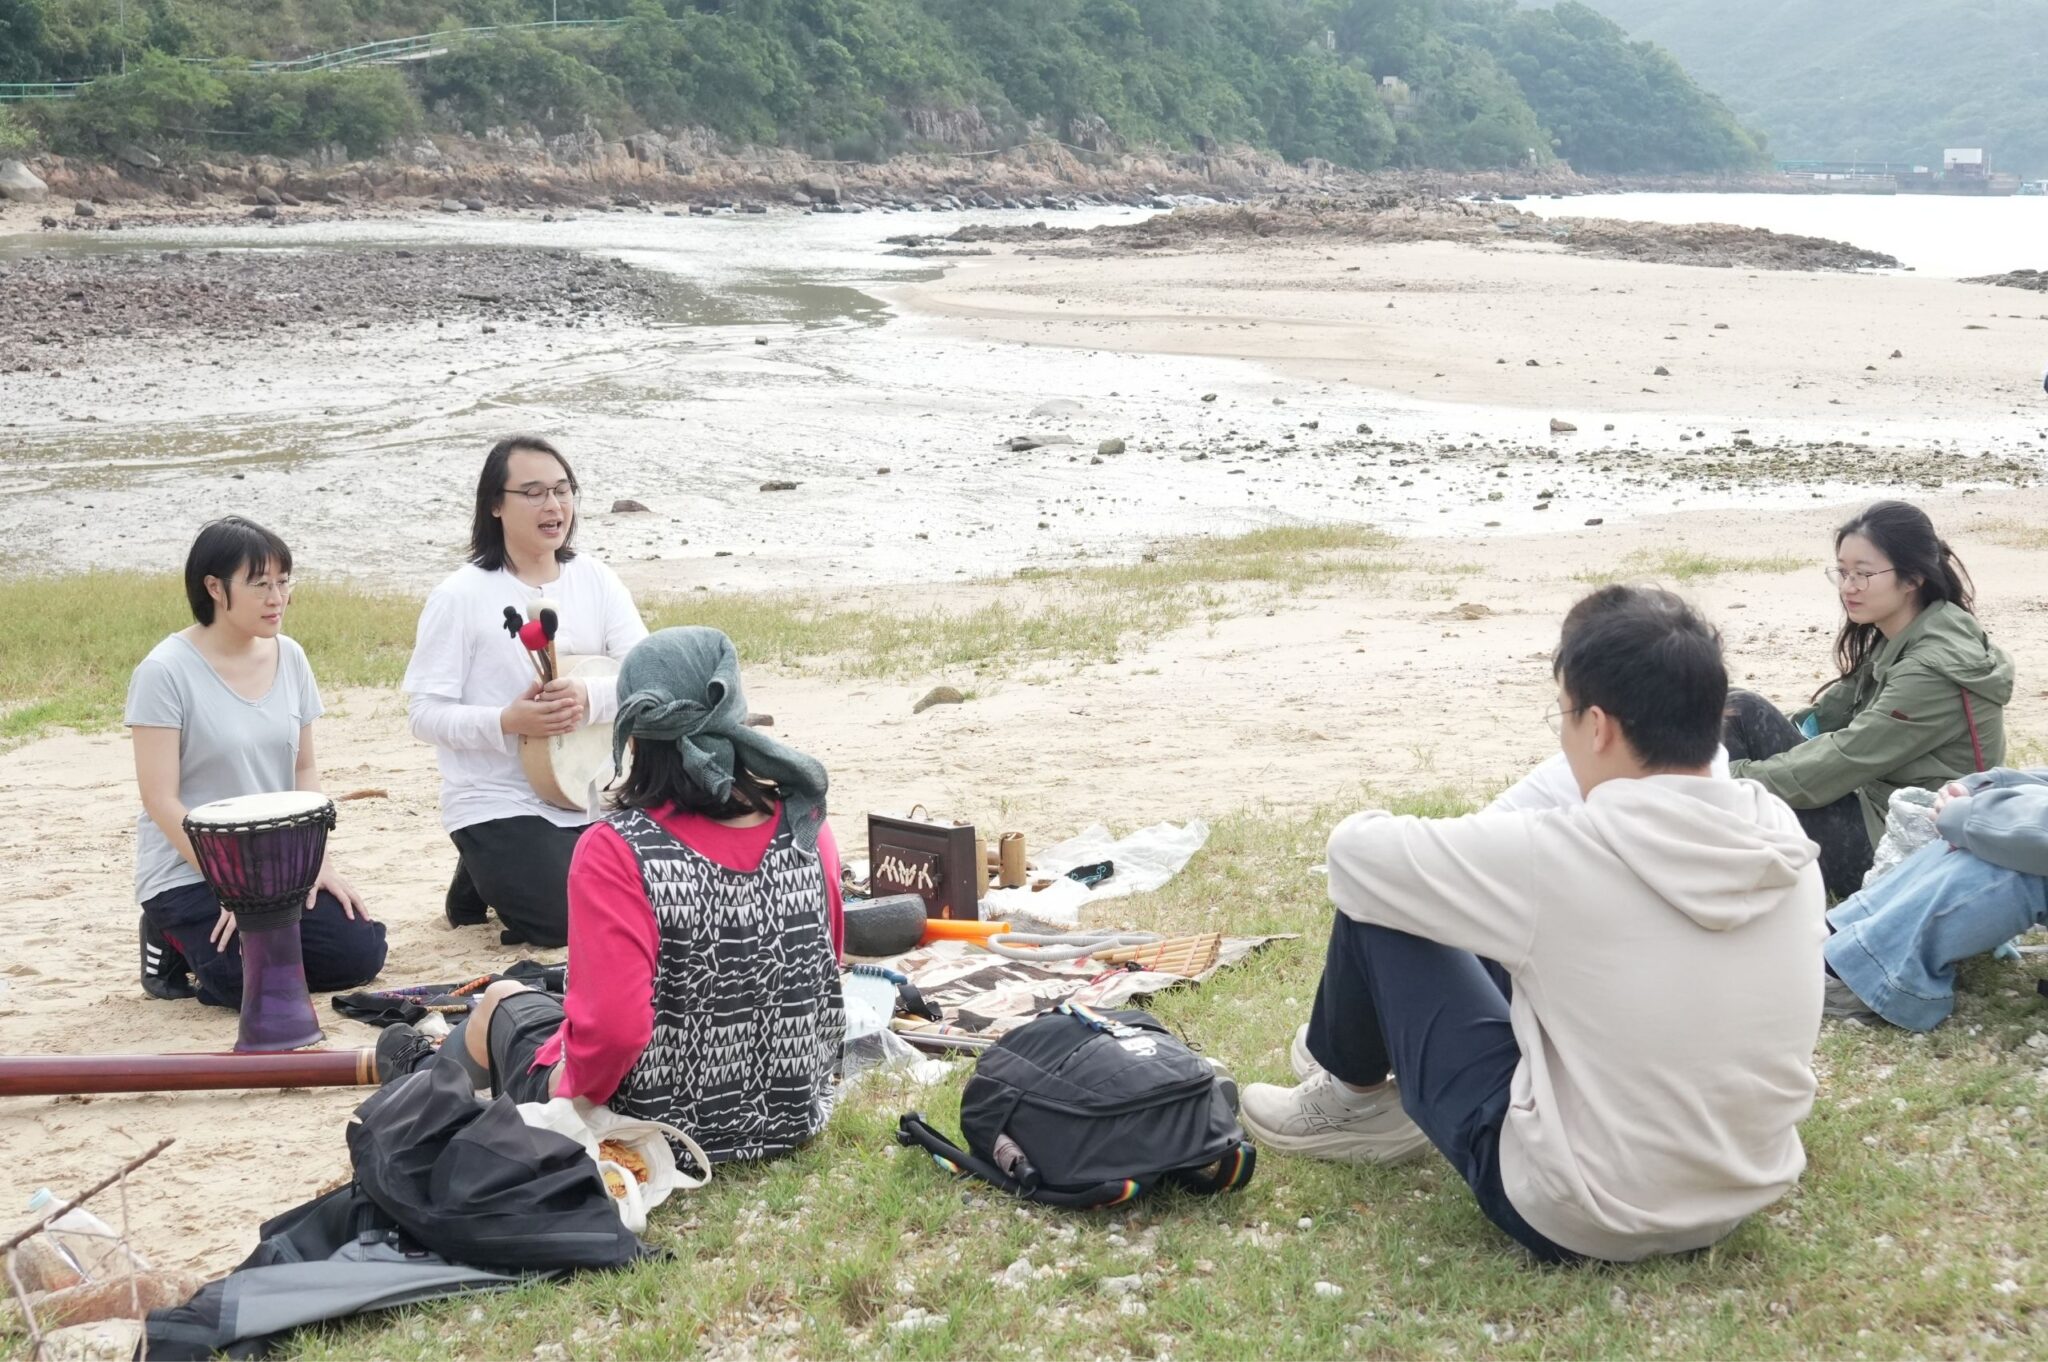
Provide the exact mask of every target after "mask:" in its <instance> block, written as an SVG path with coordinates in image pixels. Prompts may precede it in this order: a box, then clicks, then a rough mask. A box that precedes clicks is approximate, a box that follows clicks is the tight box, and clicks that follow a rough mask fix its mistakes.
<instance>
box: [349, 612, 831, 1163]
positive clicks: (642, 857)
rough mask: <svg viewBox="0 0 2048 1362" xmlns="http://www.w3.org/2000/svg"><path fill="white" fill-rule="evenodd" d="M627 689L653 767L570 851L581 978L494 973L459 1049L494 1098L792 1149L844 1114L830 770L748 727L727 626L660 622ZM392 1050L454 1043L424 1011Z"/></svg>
mask: <svg viewBox="0 0 2048 1362" xmlns="http://www.w3.org/2000/svg"><path fill="white" fill-rule="evenodd" d="M618 694H619V709H618V717H617V718H616V719H615V720H614V721H613V726H612V750H613V759H614V765H615V766H621V767H623V765H624V759H625V757H626V755H627V750H628V749H629V748H630V749H631V756H632V765H631V768H630V770H629V771H628V772H627V774H626V775H625V777H624V779H623V781H621V782H620V783H619V785H618V788H617V789H616V790H615V792H614V793H613V795H612V797H611V812H610V814H609V815H608V816H607V817H606V818H605V820H604V821H603V822H600V823H596V824H593V825H592V826H591V828H590V830H589V831H588V832H587V833H585V834H584V836H583V839H582V841H581V842H579V843H578V844H577V847H576V855H575V858H574V860H573V861H572V862H571V864H570V868H569V984H568V990H567V993H566V994H565V995H564V996H563V997H560V998H557V997H555V996H553V995H551V994H548V993H544V992H539V991H535V990H530V989H527V988H525V987H523V986H522V985H519V984H517V983H514V982H510V981H505V982H500V983H497V984H494V985H492V986H491V988H490V989H489V990H487V991H486V993H485V995H484V999H483V1002H482V1003H481V1004H480V1005H479V1006H478V1008H477V1009H476V1011H475V1013H474V1014H472V1016H471V1017H470V1018H469V1019H468V1020H467V1021H465V1022H464V1023H463V1024H462V1025H461V1026H459V1027H457V1028H456V1030H455V1031H454V1032H453V1033H451V1034H450V1036H449V1038H448V1040H447V1042H446V1043H445V1045H444V1047H443V1048H444V1049H449V1050H451V1051H452V1053H454V1054H456V1055H458V1056H460V1057H461V1058H462V1060H463V1062H464V1063H465V1064H467V1065H468V1066H469V1067H470V1069H471V1071H472V1073H473V1074H474V1075H475V1076H476V1078H477V1080H478V1083H479V1085H482V1084H483V1083H485V1082H488V1083H489V1084H490V1087H491V1089H492V1091H493V1092H494V1093H498V1094H510V1095H512V1096H513V1097H514V1099H515V1100H517V1101H520V1102H545V1101H547V1100H548V1099H549V1098H551V1097H580V1098H585V1099H587V1100H589V1101H591V1102H593V1103H599V1104H603V1105H608V1106H610V1107H611V1108H612V1109H613V1110H614V1111H617V1112H619V1113H621V1114H622V1115H626V1116H631V1117H636V1118H640V1119H645V1120H654V1121H661V1122H665V1123H667V1124H669V1125H672V1126H675V1127H676V1128H678V1129H680V1130H682V1131H683V1132H684V1133H686V1134H688V1135H689V1136H690V1137H691V1138H692V1139H694V1140H695V1141H697V1143H698V1144H700V1145H701V1146H703V1148H704V1151H705V1153H706V1154H708V1155H709V1156H710V1158H711V1160H712V1161H713V1162H715V1163H716V1162H726V1161H731V1160H739V1159H764V1158H772V1157H774V1156H776V1155H779V1154H784V1153H787V1152H789V1151H790V1150H793V1149H795V1148H797V1147H798V1146H800V1145H802V1144H803V1143H805V1142H806V1141H807V1140H809V1139H810V1138H811V1137H812V1136H813V1135H815V1134H817V1133H818V1131H819V1129H820V1128H821V1127H823V1125H824V1123H825V1119H826V1117H827V1116H828V1115H829V1114H830V1111H831V1102H832V1093H833V1086H832V1084H833V1075H834V1071H835V1070H836V1068H837V1065H838V1061H839V1049H840V1041H841V1039H842V1037H843V1035H844V1032H845V1013H844V1009H843V1007H842V1004H841V1000H840V990H839V970H838V952H839V947H840V943H841V937H842V927H841V903H840V894H839V852H838V848H837V847H836V846H835V845H834V843H833V839H832V833H831V829H830V828H829V827H828V826H827V825H826V822H825V791H826V776H825V768H824V767H823V766H821V765H819V764H818V763H817V762H816V761H815V760H813V759H812V758H810V757H808V756H806V755H804V754H803V753H801V752H798V751H796V750H794V749H792V748H790V747H787V746H785V745H784V744H782V743H780V742H777V741H776V740H775V739H774V738H771V737H769V736H768V735H767V734H766V733H764V732H762V731H761V730H760V729H758V728H750V727H748V726H747V724H746V718H747V706H746V700H745V697H744V696H743V694H742V693H741V690H740V676H739V657H738V655H737V654H736V653H735V652H734V650H733V646H732V640H730V639H728V638H727V637H726V636H725V635H724V634H722V633H720V632H719V631H718V630H716V629H702V628H687V629H663V630H661V631H660V632H659V633H655V634H652V635H650V636H648V638H647V639H646V640H644V641H643V642H641V643H640V644H639V645H637V646H636V647H635V648H634V649H633V651H632V652H631V653H629V654H628V655H627V657H626V661H625V665H624V666H623V667H622V668H621V669H620V671H619V679H618ZM377 1052H378V1072H379V1077H380V1078H381V1079H383V1080H384V1081H389V1080H390V1079H391V1078H392V1077H394V1076H396V1075H397V1074H400V1073H405V1072H410V1071H411V1070H412V1069H413V1068H415V1067H417V1066H418V1065H420V1064H421V1063H423V1062H425V1060H426V1059H427V1058H428V1057H429V1056H430V1055H431V1054H432V1050H431V1049H430V1047H429V1045H428V1043H427V1042H426V1040H425V1039H424V1038H423V1037H421V1036H420V1034H419V1033H418V1032H416V1031H414V1030H413V1029H412V1028H411V1027H409V1026H393V1027H389V1028H387V1029H386V1030H385V1031H384V1033H383V1035H382V1036H381V1037H380V1038H379V1041H378V1046H377Z"/></svg>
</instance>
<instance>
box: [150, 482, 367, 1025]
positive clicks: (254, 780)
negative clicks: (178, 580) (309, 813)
mask: <svg viewBox="0 0 2048 1362" xmlns="http://www.w3.org/2000/svg"><path fill="white" fill-rule="evenodd" d="M291 571H292V554H291V550H290V549H289V548H287V547H286V546H285V543H284V541H283V540H282V539H279V538H278V537H277V536H276V535H275V534H272V533H271V532H270V531H269V530H266V529H264V528H263V527H262V526H260V525H256V524H253V523H252V522H250V521H247V520H244V519H242V518H241V517H239V516H228V517H226V518H225V519H222V520H216V521H214V522H212V523H211V524H209V525H207V526H206V527H205V528H203V529H201V530H200V532H199V537H198V538H197V539H196V540H195V541H194V542H193V544H192V550H191V552H190V553H189V554H187V555H186V558H185V596H186V600H187V602H188V604H189V605H190V606H191V608H192V618H193V620H194V623H193V624H192V625H191V626H190V627H188V628H186V629H183V630H180V631H179V632H177V633H175V634H172V635H171V636H170V637H169V638H166V639H165V640H164V641H163V642H161V643H159V644H158V645H157V646H156V647H155V648H154V649H152V650H151V651H150V654H149V656H148V657H146V658H144V659H143V661H142V663H141V665H139V666H138V667H136V669H135V674H134V676H133V678H132V679H131V680H130V681H129V685H128V708H127V722H128V727H129V731H130V733H131V734H132V736H133V739H134V746H135V780H136V784H137V785H138V786H139V787H140V789H141V793H142V809H143V811H142V814H141V816H140V817H139V818H138V819H137V821H136V848H135V895H136V899H137V900H138V901H139V902H140V903H141V905H142V986H143V989H144V991H145V992H147V993H148V994H149V995H150V996H152V997H156V998H189V997H193V996H197V997H198V999H199V1000H200V1001H201V1002H203V1003H208V1004H211V1005H213V1006H216V1007H239V1006H241V1001H242V960H241V952H240V943H239V942H238V941H237V940H236V938H235V918H234V916H233V914H231V913H229V912H228V911H227V910H226V909H224V908H223V907H222V906H221V903H220V900H219V898H218V896H217V895H216V894H215V893H214V891H213V889H212V888H211V886H209V885H208V884H207V882H206V879H205V877H204V876H203V875H201V874H200V871H199V865H198V860H197V858H196V856H195V855H194V853H193V849H192V840H191V838H190V837H189V836H188V835H187V833H186V831H185V826H184V821H185V816H186V814H187V813H189V812H190V811H191V810H193V809H195V808H197V807H199V806H200V805H203V804H208V803H211V802H213V801H216V800H223V799H231V798H237V797H241V796H248V795H267V794H278V793H281V792H284V791H288V790H309V791H317V790H319V788H320V764H319V761H318V759H317V758H316V756H315V754H314V748H313V721H314V720H315V719H317V718H319V717H320V713H321V706H320V689H319V687H318V686H317V685H316V684H315V683H314V680H313V669H312V667H311V666H310V665H308V663H307V661H306V654H305V650H304V649H302V648H300V647H299V645H298V644H297V643H296V642H294V641H293V640H292V639H290V638H288V637H286V636H285V634H284V632H283V629H284V614H285V607H286V606H287V605H288V604H289V602H290V600H291ZM300 937H301V941H302V943H303V950H304V954H305V967H306V982H307V984H308V986H310V987H311V988H313V989H316V990H319V991H321V992H329V991H333V990H338V989H345V988H355V987H357V986H358V985H361V984H364V983H367V982H368V981H369V980H371V979H373V978H375V977H376V975H377V971H378V970H380V969H382V968H383V967H384V924H383V923H381V922H374V921H372V920H371V919H370V915H369V913H368V911H367V910H366V909H365V908H364V906H363V900H362V896H361V895H359V894H358V893H356V891H355V888H354V886H353V885H351V884H350V883H349V882H348V881H347V880H346V879H345V878H343V877H342V876H341V875H340V874H339V873H338V872H336V871H335V869H334V866H333V863H332V862H331V861H329V860H323V862H322V864H321V867H320V871H319V875H318V878H317V881H316V883H315V885H314V888H313V892H312V893H311V894H310V895H308V901H307V904H306V913H305V916H304V918H303V919H301V921H300Z"/></svg>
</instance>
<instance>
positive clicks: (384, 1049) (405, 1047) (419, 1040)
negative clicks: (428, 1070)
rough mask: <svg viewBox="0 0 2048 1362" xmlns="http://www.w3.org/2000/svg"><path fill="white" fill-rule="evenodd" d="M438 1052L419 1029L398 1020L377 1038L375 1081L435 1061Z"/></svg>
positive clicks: (403, 1073) (399, 1076)
mask: <svg viewBox="0 0 2048 1362" xmlns="http://www.w3.org/2000/svg"><path fill="white" fill-rule="evenodd" d="M437 1053H439V1052H438V1051H437V1050H435V1048H434V1042H432V1041H430V1040H428V1039H427V1038H426V1037H425V1036H423V1035H421V1034H420V1032H419V1028H418V1027H416V1026H409V1025H407V1024H406V1023H405V1022H399V1023H397V1024H396V1025H394V1026H387V1027H385V1028H384V1030H383V1033H382V1034H380V1035H379V1036H378V1037H377V1081H378V1082H379V1083H389V1082H390V1081H391V1080H392V1079H394V1078H403V1077H404V1076H405V1075H407V1074H409V1073H412V1072H413V1071H414V1070H416V1069H421V1068H424V1067H425V1066H427V1065H428V1064H431V1063H433V1062H434V1056H435V1055H436V1054H437Z"/></svg>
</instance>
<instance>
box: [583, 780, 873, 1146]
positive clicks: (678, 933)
mask: <svg viewBox="0 0 2048 1362" xmlns="http://www.w3.org/2000/svg"><path fill="white" fill-rule="evenodd" d="M610 821H611V824H612V826H613V827H614V828H616V829H617V830H618V833H619V835H620V836H621V837H623V838H624V839H625V841H626V845H627V846H629V847H631V848H632V850H633V854H634V856H635V857H636V858H637V859H638V860H639V862H640V877H641V881H642V883H643V884H644V885H645V886H646V889H647V901H648V903H650V904H652V905H653V907H654V921H655V925H656V926H657V927H658V928H659V929H660V933H661V945H660V951H659V955H658V957H657V959H656V963H655V972H654V1032H653V1034H652V1035H651V1036H650V1037H649V1038H648V1041H647V1048H646V1049H645V1050H644V1051H642V1052H641V1055H640V1058H639V1059H638V1060H637V1061H636V1062H635V1063H634V1065H633V1067H632V1069H630V1070H629V1071H628V1072H627V1074H626V1077H625V1080H624V1081H623V1082H621V1083H620V1085H619V1089H618V1091H617V1092H616V1093H614V1094H613V1096H612V1100H611V1103H610V1105H611V1107H612V1109H613V1110H614V1111H617V1112H620V1113H621V1114H623V1115H626V1116H634V1117H639V1118H641V1119H644V1120H651V1121H665V1122H667V1123H668V1124H670V1125H673V1126H676V1127H678V1128H679V1129H682V1130H686V1131H688V1132H689V1133H690V1135H691V1136H692V1137H693V1138H694V1139H695V1140H696V1141H697V1142H698V1143H699V1144H700V1145H702V1146H703V1147H704V1151H705V1153H707V1154H708V1155H710V1156H711V1160H712V1162H714V1163H724V1162H728V1161H731V1160H735V1159H766V1158H773V1157H774V1156H775V1155H777V1154H784V1153H787V1152H789V1151H790V1150H792V1149H795V1148H796V1147H797V1146H799V1145H801V1144H803V1143H804V1142H805V1141H806V1140H809V1139H810V1138H811V1137H812V1136H813V1135H815V1134H817V1133H818V1131H819V1130H820V1129H821V1128H822V1127H823V1126H824V1124H825V1121H826V1118H828V1117H829V1116H830V1115H831V1114H832V1096H833V1073H834V1071H835V1069H836V1068H837V1066H838V1063H839V1047H840V1041H841V1038H842V1037H843V1036H844V1034H845V1031H846V1013H845V1006H844V1004H843V1002H842V1000H841V995H840V991H839V968H838V965H837V963H836V962H835V960H834V959H833V954H832V932H831V923H830V916H829V908H828V906H827V901H826V897H825V875H824V871H823V870H822V869H821V868H820V866H819V863H818V853H817V851H816V850H815V848H813V849H811V850H805V849H804V848H803V847H800V846H798V845H797V838H796V834H795V832H794V830H793V829H792V827H791V824H790V820H789V819H788V818H787V817H784V818H781V819H779V820H778V822H777V826H776V829H775V835H774V837H773V838H771V839H770V840H769V843H768V851H767V853H766V854H765V855H764V856H763V857H762V858H761V864H760V866H759V867H758V868H757V869H755V870H753V871H751V872H748V871H740V870H733V869H729V868H728V867H726V866H722V865H720V864H718V863H717V862H716V861H713V860H710V859H708V858H707V857H705V856H703V855H701V854H700V853H698V852H696V851H693V850H691V849H690V848H689V847H687V846H685V845H683V844H682V843H681V842H679V841H677V840H676V839H675V838H674V837H673V836H671V835H670V834H669V833H668V832H667V831H666V830H665V829H663V828H662V827H661V825H660V824H658V823H656V822H655V821H654V820H653V819H652V818H650V817H648V816H647V815H646V814H645V813H642V812H640V811H639V810H631V811H626V812H621V813H617V814H614V815H612V817H611V820H610Z"/></svg>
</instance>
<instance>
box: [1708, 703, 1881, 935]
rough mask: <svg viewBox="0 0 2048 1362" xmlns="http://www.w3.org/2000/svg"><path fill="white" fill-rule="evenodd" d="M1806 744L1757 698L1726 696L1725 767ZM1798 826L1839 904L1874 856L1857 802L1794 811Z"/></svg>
mask: <svg viewBox="0 0 2048 1362" xmlns="http://www.w3.org/2000/svg"><path fill="white" fill-rule="evenodd" d="M1805 741H1806V735H1805V734H1803V733H1801V732H1800V731H1799V729H1798V727H1797V726H1796V725H1795V724H1793V722H1792V721H1791V720H1790V719H1788V718H1786V717H1785V716H1784V714H1783V713H1781V712H1780V711H1779V709H1778V707H1777V706H1776V705H1774V704H1772V703H1771V702H1770V701H1769V700H1766V699H1764V698H1763V697H1762V696H1761V695H1756V694H1753V693H1751V692H1749V691H1746V690H1734V691H1730V692H1728V717H1727V719H1726V721H1725V722H1724V723H1723V724H1722V729H1721V743H1722V745H1723V746H1724V747H1726V748H1727V749H1728V757H1729V759H1730V760H1731V761H1760V760H1762V759H1763V758H1765V757H1775V756H1777V755H1778V754H1779V753H1780V752H1789V751H1791V750H1792V749H1793V748H1795V747H1797V746H1799V744H1800V743H1802V742H1805ZM1792 812H1794V813H1796V814H1798V815H1799V826H1800V827H1802V828H1804V829H1806V835H1807V836H1808V837H1810V838H1812V839H1813V841H1814V842H1816V843H1818V844H1819V846H1820V875H1821V879H1822V880H1823V881H1824V882H1825V883H1826V884H1827V889H1828V897H1829V898H1831V899H1845V898H1847V897H1849V895H1851V894H1853V893H1855V892H1856V891H1857V890H1858V889H1861V888H1862V887H1863V877H1864V876H1865V875H1866V874H1868V873H1869V871H1870V863H1871V861H1872V860H1874V859H1875V858H1876V856H1877V847H1876V846H1875V845H1873V844H1872V842H1871V840H1870V829H1869V828H1868V827H1867V826H1865V824H1864V822H1863V801H1862V799H1860V798H1859V797H1858V796H1857V795H1855V794H1854V793H1850V794H1846V795H1843V796H1842V797H1841V798H1840V799H1838V800H1836V801H1835V802H1834V803H1832V804H1828V805H1825V806H1823V807H1821V808H1818V809H1794V810H1793V811H1792Z"/></svg>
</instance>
